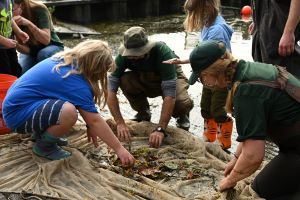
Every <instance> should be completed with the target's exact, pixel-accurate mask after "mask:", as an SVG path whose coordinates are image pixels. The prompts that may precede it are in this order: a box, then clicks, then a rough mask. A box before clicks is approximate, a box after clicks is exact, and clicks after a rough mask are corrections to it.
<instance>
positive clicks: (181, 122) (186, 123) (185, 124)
mask: <svg viewBox="0 0 300 200" xmlns="http://www.w3.org/2000/svg"><path fill="white" fill-rule="evenodd" d="M176 126H177V127H178V128H182V129H184V130H186V131H188V130H189V128H190V119H189V116H188V115H183V116H180V117H178V118H177V120H176Z"/></svg>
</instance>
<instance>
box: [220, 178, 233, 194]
mask: <svg viewBox="0 0 300 200" xmlns="http://www.w3.org/2000/svg"><path fill="white" fill-rule="evenodd" d="M235 185H236V182H232V181H230V180H229V178H228V177H226V178H224V179H223V180H222V181H221V182H220V185H219V187H220V188H219V190H220V192H224V191H225V190H228V189H230V188H233V187H234V186H235Z"/></svg>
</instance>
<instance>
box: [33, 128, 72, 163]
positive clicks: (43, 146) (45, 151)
mask: <svg viewBox="0 0 300 200" xmlns="http://www.w3.org/2000/svg"><path fill="white" fill-rule="evenodd" d="M58 140H59V138H58V137H55V136H53V135H51V134H49V133H48V132H47V131H45V132H44V133H43V134H42V135H41V137H40V138H36V143H35V144H34V145H33V147H32V151H33V152H34V153H35V154H36V155H38V156H41V157H44V158H47V159H50V160H59V159H64V158H67V157H69V156H71V153H70V152H68V151H65V150H63V149H62V148H61V147H59V146H58V145H57V142H58Z"/></svg>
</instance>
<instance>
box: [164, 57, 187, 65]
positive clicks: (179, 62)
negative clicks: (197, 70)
mask: <svg viewBox="0 0 300 200" xmlns="http://www.w3.org/2000/svg"><path fill="white" fill-rule="evenodd" d="M163 63H165V64H171V65H172V64H188V63H190V60H189V59H183V60H181V59H179V58H172V59H169V60H165V61H163Z"/></svg>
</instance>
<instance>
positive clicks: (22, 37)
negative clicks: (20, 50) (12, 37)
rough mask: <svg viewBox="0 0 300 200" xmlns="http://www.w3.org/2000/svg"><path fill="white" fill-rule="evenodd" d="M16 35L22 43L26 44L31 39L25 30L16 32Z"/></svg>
mask: <svg viewBox="0 0 300 200" xmlns="http://www.w3.org/2000/svg"><path fill="white" fill-rule="evenodd" d="M16 36H17V39H18V40H19V41H21V42H22V44H25V43H26V42H28V40H29V36H28V34H27V33H25V32H24V31H21V32H19V33H18V34H16Z"/></svg>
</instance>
